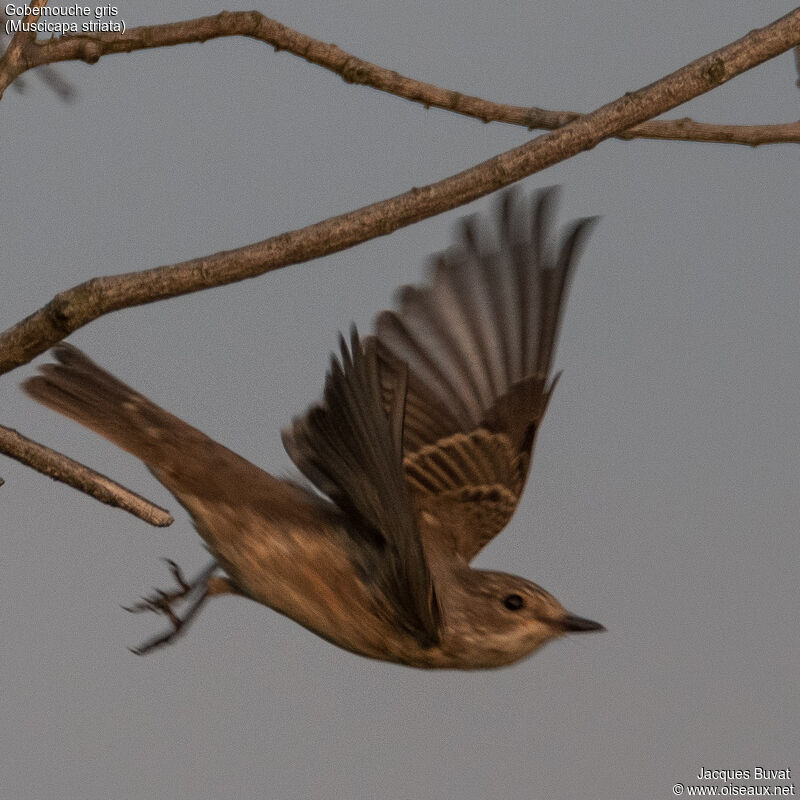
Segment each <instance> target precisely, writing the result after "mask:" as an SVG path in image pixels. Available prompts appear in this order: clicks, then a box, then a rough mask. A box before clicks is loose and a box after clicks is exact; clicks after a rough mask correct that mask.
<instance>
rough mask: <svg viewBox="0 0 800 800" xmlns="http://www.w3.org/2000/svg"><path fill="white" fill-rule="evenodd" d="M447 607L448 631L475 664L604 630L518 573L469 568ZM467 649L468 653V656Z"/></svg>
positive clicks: (510, 658)
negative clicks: (570, 635)
mask: <svg viewBox="0 0 800 800" xmlns="http://www.w3.org/2000/svg"><path fill="white" fill-rule="evenodd" d="M469 573H470V575H469V577H468V578H467V579H466V580H465V581H464V583H463V584H462V587H461V591H458V592H457V593H454V596H453V597H452V598H451V600H452V603H448V605H449V606H450V607H449V608H447V609H446V617H447V619H448V622H447V627H448V629H449V630H448V634H450V635H453V636H454V639H458V640H460V643H459V645H458V646H459V647H461V648H463V649H464V651H465V657H466V658H467V660H469V659H472V660H473V661H474V662H475V664H474V666H475V667H476V668H480V667H493V666H502V665H504V664H512V663H513V662H515V661H518V660H519V659H521V658H524V657H525V656H527V655H529V654H530V653H532V652H533V651H534V650H536V649H537V648H539V647H541V646H542V645H543V644H545V643H546V642H548V641H550V639H555V638H557V637H559V636H563V635H565V634H567V633H584V632H588V631H602V630H605V628H604V627H603V626H602V625H601V624H600V623H599V622H593V621H592V620H589V619H584V618H583V617H578V616H576V615H575V614H571V613H570V612H569V611H567V610H566V609H565V608H564V606H562V605H561V603H559V602H558V600H556V598H555V597H553V595H551V594H550V593H549V592H546V591H545V590H544V589H542V588H541V586H537V585H536V584H535V583H532V582H531V581H528V580H525V579H524V578H520V577H518V576H516V575H508V574H506V573H504V572H491V571H488V570H469ZM467 652H468V653H469V655H467Z"/></svg>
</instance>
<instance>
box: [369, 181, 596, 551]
mask: <svg viewBox="0 0 800 800" xmlns="http://www.w3.org/2000/svg"><path fill="white" fill-rule="evenodd" d="M555 199H556V190H555V189H547V190H544V191H542V192H540V193H538V194H537V195H535V196H534V197H533V198H532V199H531V200H530V201H528V200H526V199H523V198H522V197H520V196H519V194H518V193H516V192H513V191H509V192H506V193H505V194H503V195H502V196H501V199H500V202H499V208H498V214H497V232H496V234H494V235H492V234H491V232H489V231H486V230H485V229H484V226H483V225H482V224H481V222H480V220H478V219H476V218H475V217H471V218H468V219H466V220H463V221H462V223H461V228H460V230H459V236H458V238H457V241H456V243H455V244H454V246H452V247H451V248H450V249H449V250H447V251H445V252H444V253H442V254H440V255H438V256H436V257H434V259H433V265H432V266H433V269H432V276H431V279H430V281H429V283H428V284H427V285H425V286H420V287H416V286H406V287H404V288H402V289H401V290H400V292H399V299H398V307H397V310H396V311H384V312H383V313H382V314H380V315H379V317H378V319H377V323H376V333H375V338H376V340H377V343H378V344H377V348H378V353H379V356H380V359H381V364H382V369H381V375H382V380H383V381H384V383H385V386H384V395H385V402H388V398H389V397H390V396H391V391H390V387H391V384H392V382H393V381H394V380H395V378H394V377H393V376H394V374H395V373H397V372H404V371H406V370H407V371H408V378H407V382H408V389H407V397H406V412H405V419H404V440H403V455H404V461H403V464H404V470H405V475H406V482H407V485H408V487H409V490H410V491H411V493H412V496H413V499H414V503H415V505H416V506H417V507H419V508H422V509H425V510H428V511H430V512H432V513H434V514H435V515H436V516H438V517H439V518H440V519H441V520H442V521H446V522H447V523H448V524H447V526H446V528H447V530H448V531H450V532H453V531H454V533H453V534H452V535H453V536H454V542H453V546H454V548H455V550H456V552H458V553H459V554H460V555H461V556H462V557H463V558H465V559H466V560H470V559H472V558H473V557H474V556H475V554H476V553H477V552H478V551H479V550H480V549H481V548H482V547H483V546H484V545H485V544H486V543H487V542H488V541H489V540H490V539H492V537H494V536H495V535H496V534H497V533H499V532H500V531H501V530H502V529H503V528H504V527H505V525H506V523H507V522H508V521H509V519H510V518H511V515H512V514H513V512H514V509H515V508H516V506H517V504H518V502H519V499H520V496H521V494H522V491H523V488H524V485H525V479H526V476H527V473H528V467H529V464H530V459H531V454H532V450H533V443H534V438H535V436H536V432H537V430H538V428H539V425H540V423H541V421H542V418H543V416H544V413H545V410H546V409H547V403H548V400H549V399H550V395H551V393H552V391H553V387H554V386H555V383H556V380H557V377H558V376H556V377H555V378H552V377H551V367H552V361H553V356H554V353H555V347H556V340H557V337H558V330H559V324H560V321H561V315H562V312H563V309H564V303H565V300H566V294H567V285H568V281H569V278H570V273H571V270H572V268H573V265H574V264H575V262H576V261H577V258H578V255H579V253H580V250H581V245H582V244H583V241H584V239H585V237H586V234H587V233H588V231H589V230H590V228H591V227H592V225H593V223H594V222H595V221H596V218H587V219H581V220H578V221H576V222H573V223H572V225H571V226H570V227H569V228H568V229H567V231H566V232H565V234H564V235H563V237H562V238H561V240H560V241H555V240H554V239H555V237H554V234H553V231H552V227H553V223H552V216H553V211H554V206H555Z"/></svg>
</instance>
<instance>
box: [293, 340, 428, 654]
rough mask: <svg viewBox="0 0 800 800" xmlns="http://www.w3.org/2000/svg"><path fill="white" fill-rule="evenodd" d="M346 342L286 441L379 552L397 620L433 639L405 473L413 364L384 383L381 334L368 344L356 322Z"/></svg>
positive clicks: (380, 582)
mask: <svg viewBox="0 0 800 800" xmlns="http://www.w3.org/2000/svg"><path fill="white" fill-rule="evenodd" d="M340 344H341V359H337V358H336V356H333V357H332V358H331V367H330V370H329V372H328V375H327V377H326V380H325V390H324V395H323V401H322V402H321V403H320V404H318V405H315V406H312V407H311V408H310V409H309V410H308V412H307V413H306V414H305V415H304V416H302V417H298V418H296V419H295V420H294V421H293V423H292V425H291V427H289V428H287V429H286V430H284V432H283V442H284V446H285V447H286V450H287V452H288V453H289V455H290V456H291V458H292V460H293V461H294V463H295V464H296V465H297V466H298V468H299V469H300V471H301V472H302V473H303V474H304V475H305V476H306V477H307V478H308V479H309V480H310V481H311V482H312V483H313V484H314V485H315V486H316V487H317V488H318V489H320V491H322V492H323V493H324V494H326V495H327V496H328V497H330V498H331V500H333V501H334V502H335V503H336V504H337V505H338V506H339V507H340V508H341V509H342V510H343V511H344V512H345V514H346V515H347V517H348V522H349V525H348V528H349V532H350V534H351V535H352V536H353V537H354V539H355V540H356V543H357V544H358V545H359V546H361V547H362V548H367V549H369V550H371V551H372V552H373V553H375V554H376V555H377V558H375V559H374V564H375V568H376V572H375V574H374V575H370V579H372V580H375V581H376V584H377V586H378V588H379V589H381V592H382V594H383V596H384V597H385V598H386V601H387V603H388V605H389V607H390V608H391V609H392V610H393V611H394V616H395V619H396V621H397V623H398V624H399V625H401V626H403V627H404V628H405V629H406V630H407V631H408V632H409V633H410V634H411V635H413V636H414V637H415V638H416V639H417V640H418V641H419V643H420V644H421V645H422V646H428V645H433V644H435V643H437V642H438V640H439V610H438V605H437V602H436V597H435V593H434V587H433V583H432V581H431V576H430V572H429V570H428V564H427V562H426V560H425V554H424V552H423V549H422V543H421V541H420V537H419V533H418V531H417V529H416V525H415V520H414V513H413V509H412V505H411V501H410V498H409V494H408V489H407V486H406V482H405V476H404V473H403V447H402V441H403V413H404V402H405V394H406V370H405V369H404V368H402V366H400V367H399V368H398V369H396V370H395V371H394V372H393V373H392V376H390V377H389V376H385V377H384V383H383V389H382V386H381V377H380V374H379V366H378V359H377V353H376V343H375V341H374V340H371V339H369V340H366V341H365V342H364V343H362V342H361V341H360V339H359V337H358V333H357V332H356V330H355V328H353V331H352V337H351V343H350V348H349V349H348V347H347V344H346V343H345V341H344V339H342V340H341V342H340ZM384 391H385V398H386V408H385V409H384Z"/></svg>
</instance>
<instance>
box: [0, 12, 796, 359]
mask: <svg viewBox="0 0 800 800" xmlns="http://www.w3.org/2000/svg"><path fill="white" fill-rule="evenodd" d="M55 41H56V42H58V41H59V40H55ZM798 43H800V8H797V9H795V10H794V11H792V12H790V13H789V14H787V15H786V16H784V17H782V18H781V19H779V20H777V21H775V22H773V23H772V24H770V25H767V26H766V27H764V28H761V29H756V30H753V31H751V32H750V33H748V34H747V35H746V36H744V37H742V38H741V39H738V40H737V41H735V42H733V43H731V44H729V45H726V46H725V47H723V48H720V49H719V50H716V51H715V52H713V53H710V54H709V55H706V56H703V57H702V58H700V59H697V60H696V61H693V62H692V63H691V64H688V65H687V66H685V67H683V68H681V69H679V70H677V71H676V72H673V73H672V74H671V75H668V76H667V77H665V78H662V79H661V80H659V81H656V82H655V83H652V84H650V85H649V86H646V87H644V88H642V89H640V90H638V91H635V92H628V93H626V94H625V95H624V96H623V97H621V98H619V99H618V100H615V101H613V102H612V103H609V104H607V105H605V106H602V107H601V108H599V109H597V110H596V111H594V112H592V113H591V114H587V115H586V116H583V117H579V118H578V119H575V120H573V121H572V122H570V123H568V124H567V125H565V126H564V127H562V128H559V129H558V130H556V131H553V132H552V133H547V134H544V135H542V136H538V137H537V138H535V139H533V140H532V141H530V142H527V143H525V144H523V145H521V146H519V147H516V148H514V149H512V150H509V151H507V152H505V153H502V154H500V155H498V156H495V157H494V158H491V159H489V160H488V161H485V162H483V163H482V164H478V165H476V166H474V167H471V168H470V169H467V170H464V171H463V172H460V173H458V174H456V175H452V176H450V177H448V178H445V179H444V180H442V181H439V182H437V183H433V184H429V185H428V186H425V187H422V188H413V189H411V190H410V191H408V192H405V193H404V194H400V195H397V196H395V197H392V198H390V199H388V200H383V201H381V202H378V203H373V204H372V205H369V206H365V207H363V208H361V209H358V210H357V211H351V212H349V213H347V214H343V215H341V216H338V217H332V218H330V219H327V220H324V221H323V222H318V223H316V224H314V225H309V226H307V227H305V228H301V229H298V230H294V231H289V232H287V233H283V234H280V235H278V236H274V237H272V238H270V239H266V240H264V241H262V242H257V243H255V244H251V245H248V246H246V247H241V248H239V249H237V250H230V251H227V252H221V253H216V254H214V255H210V256H205V257H201V258H196V259H192V260H191V261H185V262H182V263H179V264H173V265H170V266H163V267H157V268H155V269H150V270H144V271H141V272H134V273H128V274H125V275H115V276H107V277H101V278H93V279H91V280H89V281H87V282H85V283H82V284H80V285H78V286H75V287H74V288H72V289H68V290H66V291H64V292H61V293H60V294H58V295H56V296H55V297H54V298H53V300H51V301H50V302H49V303H48V304H47V305H46V306H44V307H43V308H41V309H39V310H38V311H36V312H34V313H33V314H31V315H30V316H29V317H27V318H26V319H24V320H22V321H21V322H19V323H17V324H16V325H14V326H13V327H11V328H9V329H8V330H6V331H5V332H4V333H2V334H0V374H2V373H3V372H7V371H9V370H11V369H14V368H15V367H17V366H19V365H20V364H24V363H27V362H28V361H30V360H31V359H32V358H34V357H35V356H37V355H38V354H39V353H42V352H43V351H44V350H46V349H47V348H48V347H50V346H52V345H53V344H55V343H56V342H58V341H60V340H61V339H63V338H64V337H66V336H67V335H68V334H70V333H71V332H72V331H75V330H77V329H78V328H80V327H82V326H83V325H86V324H87V323H88V322H91V321H92V320H94V319H97V318H98V317H100V316H102V315H104V314H107V313H109V312H111V311H116V310H118V309H120V308H128V307H132V306H137V305H141V304H144V303H151V302H153V301H155V300H162V299H165V298H168V297H176V296H178V295H182V294H186V293H189V292H195V291H199V290H201V289H207V288H210V287H212V286H221V285H224V284H227V283H232V282H234V281H240V280H243V279H245V278H253V277H256V276H258V275H262V274H264V273H265V272H269V271H271V270H273V269H277V268H279V267H284V266H287V265H289V264H296V263H300V262H303V261H308V260H310V259H313V258H319V257H320V256H323V255H327V254H329V253H335V252H338V251H340V250H344V249H346V248H348V247H352V246H354V245H356V244H359V243H361V242H364V241H367V240H369V239H372V238H375V237H377V236H383V235H385V234H388V233H391V232H392V231H395V230H397V229H398V228H401V227H404V226H406V225H410V224H412V223H414V222H418V221H419V220H421V219H425V218H427V217H432V216H434V215H436V214H439V213H442V212H444V211H449V210H450V209H453V208H456V207H458V206H461V205H464V204H465V203H469V202H471V201H473V200H476V199H477V198H479V197H483V196H484V195H487V194H490V193H491V192H494V191H496V190H498V189H500V188H502V187H504V186H507V185H509V184H511V183H514V182H515V181H518V180H520V179H522V178H524V177H527V176H528V175H532V174H534V173H536V172H540V171H541V170H543V169H545V168H547V167H549V166H552V165H553V164H555V163H558V162H559V161H563V160H564V159H567V158H569V157H571V156H573V155H575V154H577V153H579V152H581V151H583V150H588V149H590V148H592V147H595V146H596V145H597V144H599V143H600V142H601V141H603V140H604V139H607V138H609V137H611V136H614V135H615V134H618V133H619V132H621V131H624V130H626V129H628V128H630V127H631V126H632V125H636V124H638V123H640V122H642V121H644V120H645V119H648V118H650V117H653V116H656V115H658V114H661V113H663V112H664V111H667V110H669V109H671V108H674V107H675V106H677V105H680V104H681V103H684V102H686V101H687V100H690V99H692V98H693V97H697V96H698V95H700V94H703V93H704V92H707V91H709V90H711V89H713V88H715V87H716V86H719V85H721V84H723V83H726V82H727V81H729V80H731V79H732V78H733V77H735V76H736V75H738V74H740V73H741V72H744V71H745V70H748V69H751V68H752V67H755V66H757V65H758V64H761V63H762V62H764V61H766V60H768V59H770V58H773V57H774V56H776V55H779V54H780V53H783V52H785V51H787V50H789V49H790V48H792V47H795V46H796V45H797V44H798Z"/></svg>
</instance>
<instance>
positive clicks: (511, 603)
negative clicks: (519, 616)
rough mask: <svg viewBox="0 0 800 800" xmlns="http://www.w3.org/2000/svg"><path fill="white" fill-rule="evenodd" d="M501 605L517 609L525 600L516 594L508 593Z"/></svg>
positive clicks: (512, 609)
mask: <svg viewBox="0 0 800 800" xmlns="http://www.w3.org/2000/svg"><path fill="white" fill-rule="evenodd" d="M503 605H504V606H505V607H506V608H507V609H508V610H509V611H519V610H520V609H521V608H522V606H523V605H525V601H524V600H523V599H522V597H521V596H520V595H518V594H510V595H509V596H508V597H506V599H505V600H503Z"/></svg>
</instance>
